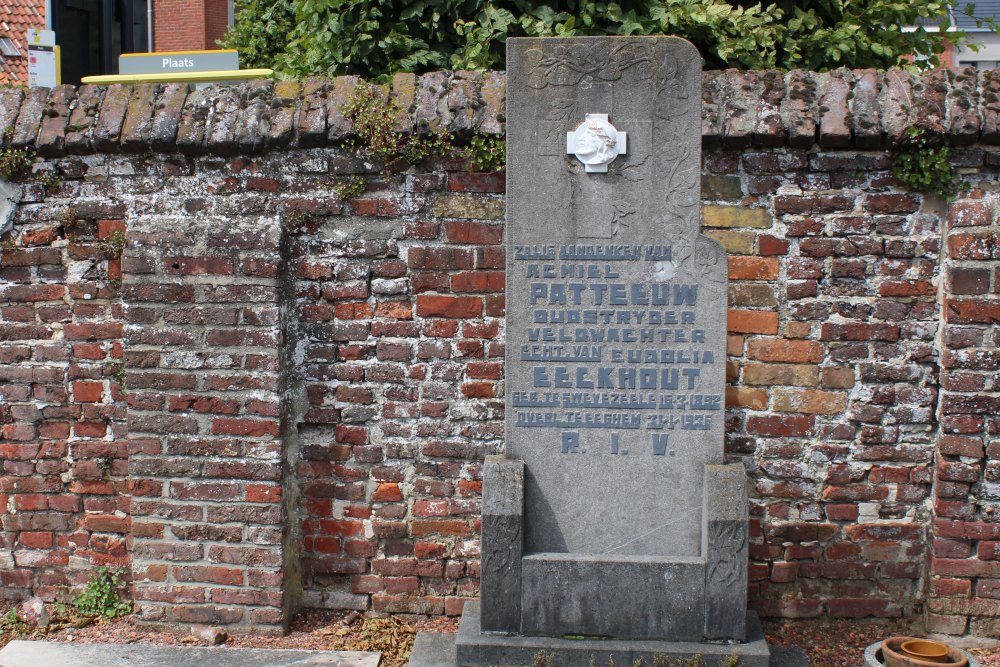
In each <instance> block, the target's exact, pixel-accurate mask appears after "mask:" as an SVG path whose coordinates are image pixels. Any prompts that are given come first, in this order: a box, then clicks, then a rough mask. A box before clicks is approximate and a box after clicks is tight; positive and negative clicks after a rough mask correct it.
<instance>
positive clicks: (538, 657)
mask: <svg viewBox="0 0 1000 667" xmlns="http://www.w3.org/2000/svg"><path fill="white" fill-rule="evenodd" d="M531 667H556V657H555V655H553V654H552V653H548V652H546V651H539V652H538V653H536V654H535V657H534V659H533V660H532V661H531Z"/></svg>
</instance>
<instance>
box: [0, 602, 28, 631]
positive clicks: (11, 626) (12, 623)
mask: <svg viewBox="0 0 1000 667" xmlns="http://www.w3.org/2000/svg"><path fill="white" fill-rule="evenodd" d="M0 630H2V631H3V632H9V633H10V634H12V635H22V634H24V633H26V632H27V631H28V624H27V623H25V622H24V621H22V620H21V617H20V616H18V614H17V609H16V608H15V607H11V608H10V611H8V612H7V614H6V615H5V616H4V617H3V618H0Z"/></svg>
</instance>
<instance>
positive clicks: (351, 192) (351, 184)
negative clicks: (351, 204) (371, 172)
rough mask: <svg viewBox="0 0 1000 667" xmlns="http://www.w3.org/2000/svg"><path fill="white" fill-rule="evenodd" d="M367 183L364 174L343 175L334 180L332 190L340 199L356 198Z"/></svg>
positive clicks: (363, 190)
mask: <svg viewBox="0 0 1000 667" xmlns="http://www.w3.org/2000/svg"><path fill="white" fill-rule="evenodd" d="M367 184H368V182H367V181H366V180H365V177H364V176H357V175H355V176H344V177H343V178H338V179H337V180H336V181H335V182H334V184H333V191H334V192H336V193H337V196H338V197H340V199H341V200H342V201H347V200H348V199H357V198H358V197H360V196H361V195H363V194H364V193H365V188H366V187H367Z"/></svg>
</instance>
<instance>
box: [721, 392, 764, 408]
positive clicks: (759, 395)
mask: <svg viewBox="0 0 1000 667" xmlns="http://www.w3.org/2000/svg"><path fill="white" fill-rule="evenodd" d="M769 399H770V392H769V391H768V390H767V389H754V388H751V387H726V407H727V408H749V409H751V410H766V409H767V405H768V402H769Z"/></svg>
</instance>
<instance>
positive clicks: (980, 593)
mask: <svg viewBox="0 0 1000 667" xmlns="http://www.w3.org/2000/svg"><path fill="white" fill-rule="evenodd" d="M996 205H997V197H996V193H994V192H980V191H973V192H971V193H970V194H969V198H968V199H965V200H960V201H958V202H955V203H953V204H951V205H950V206H949V207H948V213H947V222H946V223H945V225H946V226H945V229H944V234H943V237H944V245H945V247H946V248H947V250H948V254H947V255H946V257H945V258H944V260H943V264H944V265H945V267H946V269H947V274H948V276H949V280H946V281H944V283H943V285H942V288H943V289H942V303H943V308H942V310H943V322H942V330H941V339H942V343H943V346H944V349H943V350H942V353H941V377H940V386H941V400H940V409H939V419H940V424H941V426H940V430H941V437H940V440H939V442H938V451H937V456H938V465H937V470H936V478H937V482H936V485H935V494H934V525H933V529H934V535H935V540H934V543H933V547H932V549H933V551H932V555H933V559H932V560H931V567H930V583H931V586H932V587H933V588H934V590H935V592H936V594H935V595H933V596H932V597H931V599H929V600H928V610H929V612H930V613H929V615H928V627H929V628H932V629H934V630H936V631H938V632H948V633H952V634H963V633H965V632H966V631H969V632H973V633H976V634H978V635H980V636H988V637H998V636H1000V628H998V627H997V624H996V622H995V618H994V617H995V616H997V614H998V610H997V609H996V607H995V604H994V603H995V598H997V597H1000V592H998V591H1000V588H998V585H997V582H998V580H1000V572H997V571H996V570H995V568H994V567H993V566H994V565H995V564H996V562H997V559H998V558H1000V551H998V550H997V548H996V547H997V545H998V544H1000V542H997V541H996V540H997V538H998V537H1000V516H998V512H997V510H998V509H1000V507H998V505H997V495H996V492H995V491H996V490H995V489H994V487H995V486H996V481H997V479H1000V477H998V474H997V472H998V470H1000V464H998V462H997V458H998V456H1000V449H998V445H1000V420H998V418H997V414H998V409H1000V399H998V398H997V396H998V392H1000V384H998V382H997V378H998V377H1000V376H998V371H1000V350H998V346H1000V336H998V334H997V327H996V324H997V322H998V319H997V315H998V314H1000V283H998V282H997V281H998V280H1000V256H997V255H996V254H995V253H992V252H990V249H991V248H992V247H993V245H994V243H995V241H992V240H990V241H986V248H987V250H986V251H980V250H978V248H979V247H980V243H981V242H982V241H983V239H990V238H995V236H996V233H997V232H998V231H1000V225H998V224H997V221H996V219H995V217H994V215H993V214H992V209H993V207H995V206H996ZM970 225H971V226H970ZM972 231H975V232H977V234H970V233H969V232H972Z"/></svg>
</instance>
